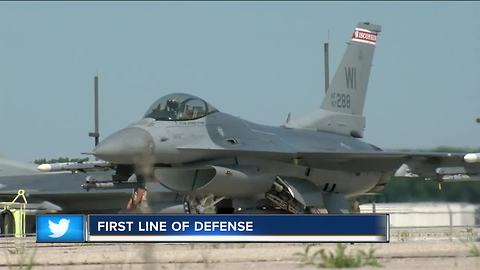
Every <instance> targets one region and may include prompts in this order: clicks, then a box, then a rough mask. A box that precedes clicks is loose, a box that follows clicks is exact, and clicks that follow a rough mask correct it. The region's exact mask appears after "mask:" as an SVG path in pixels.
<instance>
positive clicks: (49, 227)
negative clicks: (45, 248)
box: [37, 215, 85, 242]
mask: <svg viewBox="0 0 480 270" xmlns="http://www.w3.org/2000/svg"><path fill="white" fill-rule="evenodd" d="M37 242H85V220H84V216H83V215H39V216H37Z"/></svg>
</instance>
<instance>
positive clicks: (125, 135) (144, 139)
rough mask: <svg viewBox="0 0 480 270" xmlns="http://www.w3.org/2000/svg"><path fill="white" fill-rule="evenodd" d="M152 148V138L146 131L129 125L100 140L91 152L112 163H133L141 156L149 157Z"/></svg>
mask: <svg viewBox="0 0 480 270" xmlns="http://www.w3.org/2000/svg"><path fill="white" fill-rule="evenodd" d="M153 149H154V143H153V138H152V136H151V135H150V133H149V132H148V131H146V130H144V129H141V128H135V127H129V128H125V129H122V130H120V131H118V132H116V133H113V134H112V135H110V136H108V137H107V138H106V139H105V140H103V141H102V142H100V143H99V144H98V145H97V147H95V149H93V154H94V155H95V156H96V157H97V158H100V159H103V160H106V161H109V162H112V163H117V164H133V163H135V162H136V161H138V160H139V159H141V158H146V157H150V156H151V154H152V152H153Z"/></svg>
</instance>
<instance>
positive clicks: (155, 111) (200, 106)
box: [144, 93, 218, 121]
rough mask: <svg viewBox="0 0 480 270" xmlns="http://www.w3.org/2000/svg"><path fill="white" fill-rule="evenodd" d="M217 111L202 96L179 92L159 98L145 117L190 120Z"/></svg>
mask: <svg viewBox="0 0 480 270" xmlns="http://www.w3.org/2000/svg"><path fill="white" fill-rule="evenodd" d="M217 111H218V110H217V109H215V107H213V106H211V105H210V104H208V103H207V102H205V101H204V100H203V99H201V98H198V97H196V96H192V95H188V94H180V93H179V94H171V95H167V96H164V97H162V98H160V99H159V100H157V101H156V102H155V103H154V104H153V105H152V106H151V107H150V108H149V109H148V111H147V112H146V113H145V116H144V118H147V117H148V118H154V119H155V120H157V121H188V120H194V119H198V118H201V117H204V116H206V115H207V114H210V113H213V112H217Z"/></svg>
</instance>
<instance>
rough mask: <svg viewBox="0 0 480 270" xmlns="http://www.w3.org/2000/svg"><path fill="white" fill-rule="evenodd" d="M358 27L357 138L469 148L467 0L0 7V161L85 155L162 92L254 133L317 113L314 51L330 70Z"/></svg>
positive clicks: (471, 35)
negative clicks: (368, 35)
mask: <svg viewBox="0 0 480 270" xmlns="http://www.w3.org/2000/svg"><path fill="white" fill-rule="evenodd" d="M358 21H370V22H373V23H377V24H381V25H382V27H383V31H382V33H381V35H380V36H379V39H378V43H377V49H376V52H375V58H374V66H373V69H372V73H371V77H370V83H369V90H368V96H367V103H366V109H365V116H366V117H367V129H366V137H365V140H367V141H369V142H371V143H374V144H376V145H379V146H381V147H383V148H387V149H395V148H430V147H435V146H439V145H449V146H465V147H478V146H479V144H480V136H479V134H480V125H479V124H476V123H475V121H474V119H475V118H476V117H480V89H479V87H480V75H479V74H480V68H479V63H480V3H478V2H459V3H458V2H421V3H418V2H259V3H255V2H207V3H204V2H180V3H175V2H140V3H137V2H72V3H68V2H59V3H57V2H47V3H36V2H31V3H29V2H21V3H16V2H1V3H0V59H1V60H0V122H1V127H2V128H1V132H0V153H1V154H2V155H3V156H6V157H9V158H13V159H18V160H23V161H32V160H34V159H35V158H40V157H48V158H51V157H58V156H70V157H78V156H80V153H81V152H88V151H90V150H91V149H92V146H93V141H92V139H91V138H89V137H88V136H87V134H88V132H89V131H91V130H92V129H93V122H92V118H93V108H92V107H93V102H92V99H93V93H92V87H93V76H94V75H95V74H97V73H98V74H99V75H100V87H101V96H100V97H101V101H100V104H101V124H100V125H101V134H102V136H103V137H105V136H106V135H108V134H111V133H112V132H114V131H115V130H118V129H120V128H122V127H124V126H126V125H127V124H129V123H131V122H133V121H136V120H137V119H139V118H140V117H141V116H142V114H143V113H144V112H145V111H146V109H147V108H148V106H149V105H150V104H151V103H153V102H154V101H155V100H156V99H157V98H159V97H160V96H163V95H165V94H167V93H170V92H188V93H192V94H195V95H198V96H201V97H203V98H204V99H206V100H207V101H208V102H210V103H212V104H213V105H214V106H216V107H217V108H218V109H220V110H222V111H225V112H229V113H231V114H233V115H236V116H240V117H242V118H244V119H248V120H251V121H254V122H259V123H262V124H268V125H280V124H282V123H283V122H284V121H285V119H286V117H287V114H288V113H289V112H292V115H293V116H299V115H301V114H303V113H306V112H309V111H312V110H314V109H315V108H318V107H319V105H320V103H321V100H322V98H323V88H324V79H323V43H324V42H325V41H327V38H329V40H330V46H331V49H330V50H331V54H330V67H331V71H330V72H331V74H332V75H333V73H334V72H335V69H336V66H337V64H338V62H339V61H340V58H341V56H342V55H343V53H344V50H345V42H346V41H348V39H349V37H350V36H351V33H352V31H353V28H354V27H355V25H356V23H357V22H358Z"/></svg>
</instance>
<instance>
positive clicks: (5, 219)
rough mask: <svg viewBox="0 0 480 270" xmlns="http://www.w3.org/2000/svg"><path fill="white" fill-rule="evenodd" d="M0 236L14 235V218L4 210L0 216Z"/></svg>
mask: <svg viewBox="0 0 480 270" xmlns="http://www.w3.org/2000/svg"><path fill="white" fill-rule="evenodd" d="M0 219H1V228H0V229H1V230H2V236H3V237H6V236H13V235H14V234H15V218H14V217H13V214H12V212H10V211H9V210H5V211H3V212H2V213H1V214H0Z"/></svg>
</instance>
